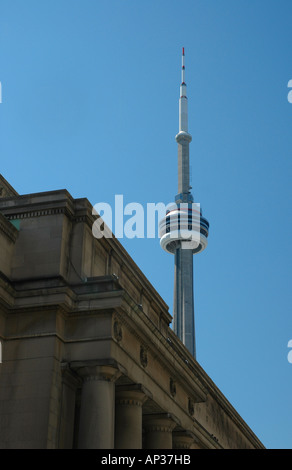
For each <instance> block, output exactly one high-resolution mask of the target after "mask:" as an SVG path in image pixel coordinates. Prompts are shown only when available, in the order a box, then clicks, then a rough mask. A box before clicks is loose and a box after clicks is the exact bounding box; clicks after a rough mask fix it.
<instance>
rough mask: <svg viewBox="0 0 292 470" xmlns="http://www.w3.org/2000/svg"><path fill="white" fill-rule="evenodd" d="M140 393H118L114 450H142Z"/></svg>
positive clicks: (141, 393) (142, 394)
mask: <svg viewBox="0 0 292 470" xmlns="http://www.w3.org/2000/svg"><path fill="white" fill-rule="evenodd" d="M146 399H147V397H146V396H145V394H144V393H143V392H141V391H138V390H136V391H131V390H127V391H120V392H118V393H117V396H116V417H115V449H142V405H143V403H144V401H145V400H146Z"/></svg>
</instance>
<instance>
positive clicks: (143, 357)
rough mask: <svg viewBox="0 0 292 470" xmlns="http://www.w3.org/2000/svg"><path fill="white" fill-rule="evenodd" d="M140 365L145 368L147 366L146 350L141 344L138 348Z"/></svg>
mask: <svg viewBox="0 0 292 470" xmlns="http://www.w3.org/2000/svg"><path fill="white" fill-rule="evenodd" d="M140 363H141V365H142V366H143V367H147V364H148V356H147V349H146V348H145V347H144V346H143V345H142V344H141V346H140Z"/></svg>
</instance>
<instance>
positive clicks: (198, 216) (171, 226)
mask: <svg viewBox="0 0 292 470" xmlns="http://www.w3.org/2000/svg"><path fill="white" fill-rule="evenodd" d="M175 139H176V141H177V144H178V194H177V195H176V197H175V204H174V205H173V206H172V207H171V208H170V209H169V210H168V211H167V212H166V215H165V217H164V218H163V219H162V220H161V221H160V224H159V231H160V244H161V247H162V248H163V249H164V250H165V251H166V252H168V253H172V254H174V259H175V274H174V302H173V329H174V332H175V333H176V334H177V336H178V337H179V338H180V340H181V341H182V342H183V343H184V345H185V346H186V347H187V349H188V350H189V351H190V353H191V354H192V355H193V356H194V357H196V345H195V313H194V282H193V255H194V254H195V253H200V252H201V251H203V250H204V249H205V248H206V246H207V244H208V241H207V238H208V234H209V222H208V221H207V220H206V219H205V218H204V217H202V211H201V209H200V205H198V204H195V203H194V202H193V196H192V194H191V191H190V189H191V188H190V157H189V144H190V142H191V140H192V136H191V135H190V134H189V132H188V99H187V86H186V83H185V54H184V48H183V52H182V80H181V85H180V98H179V132H178V134H177V135H176V137H175Z"/></svg>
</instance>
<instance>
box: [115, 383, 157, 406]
mask: <svg viewBox="0 0 292 470" xmlns="http://www.w3.org/2000/svg"><path fill="white" fill-rule="evenodd" d="M148 398H152V394H151V392H150V391H149V390H147V389H146V388H145V387H144V386H143V385H142V384H129V385H118V386H117V387H116V403H117V404H119V405H136V406H142V405H143V403H145V401H146V400H148Z"/></svg>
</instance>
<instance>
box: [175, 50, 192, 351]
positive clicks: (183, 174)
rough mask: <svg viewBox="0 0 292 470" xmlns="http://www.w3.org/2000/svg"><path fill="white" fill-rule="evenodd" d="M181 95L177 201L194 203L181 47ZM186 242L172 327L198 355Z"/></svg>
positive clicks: (180, 247)
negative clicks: (191, 188)
mask: <svg viewBox="0 0 292 470" xmlns="http://www.w3.org/2000/svg"><path fill="white" fill-rule="evenodd" d="M181 75H182V77H181V85H180V98H179V133H178V134H177V135H176V141H177V144H178V194H177V196H176V203H177V204H179V203H191V202H192V201H193V197H192V195H191V192H190V157H189V144H190V142H191V140H192V137H191V135H190V134H189V133H188V99H187V85H186V83H185V54H184V48H183V50H182V73H181ZM185 245H186V244H185V242H184V241H180V242H179V243H178V244H177V247H176V250H175V258H174V259H175V269H174V301H173V329H174V332H175V333H176V334H177V336H178V337H179V338H180V340H181V341H182V342H183V343H184V345H185V346H186V347H187V348H188V350H189V351H190V353H191V354H192V355H193V356H194V357H195V355H196V347H195V319H194V283H193V250H192V249H188V248H187V246H188V245H186V246H185Z"/></svg>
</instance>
